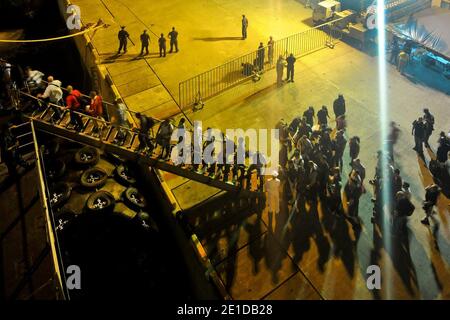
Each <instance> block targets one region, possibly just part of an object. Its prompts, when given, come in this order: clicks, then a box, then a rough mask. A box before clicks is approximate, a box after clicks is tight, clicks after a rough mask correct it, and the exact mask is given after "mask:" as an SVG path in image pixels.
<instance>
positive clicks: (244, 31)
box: [242, 14, 248, 40]
mask: <svg viewBox="0 0 450 320" xmlns="http://www.w3.org/2000/svg"><path fill="white" fill-rule="evenodd" d="M247 28H248V19H247V17H246V16H245V14H243V15H242V40H245V39H247Z"/></svg>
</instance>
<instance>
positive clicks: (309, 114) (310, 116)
mask: <svg viewBox="0 0 450 320" xmlns="http://www.w3.org/2000/svg"><path fill="white" fill-rule="evenodd" d="M303 117H304V118H306V123H307V124H308V125H309V126H310V127H311V128H312V127H313V126H314V117H315V112H314V107H313V106H309V107H308V109H307V110H305V112H303Z"/></svg>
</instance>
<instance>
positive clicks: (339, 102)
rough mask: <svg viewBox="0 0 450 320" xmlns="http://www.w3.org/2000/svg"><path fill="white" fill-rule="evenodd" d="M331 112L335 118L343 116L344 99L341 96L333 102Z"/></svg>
mask: <svg viewBox="0 0 450 320" xmlns="http://www.w3.org/2000/svg"><path fill="white" fill-rule="evenodd" d="M333 111H334V116H335V118H338V117H339V116H343V115H345V99H344V96H343V95H342V94H339V95H338V97H337V99H336V100H334V102H333Z"/></svg>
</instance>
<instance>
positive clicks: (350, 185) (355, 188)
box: [344, 170, 362, 224]
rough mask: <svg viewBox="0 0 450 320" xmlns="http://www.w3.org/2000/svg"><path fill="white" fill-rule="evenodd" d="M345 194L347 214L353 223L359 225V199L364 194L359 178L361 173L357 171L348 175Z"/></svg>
mask: <svg viewBox="0 0 450 320" xmlns="http://www.w3.org/2000/svg"><path fill="white" fill-rule="evenodd" d="M344 194H345V199H346V200H347V201H346V204H347V212H348V216H349V218H350V219H351V220H352V222H353V223H357V224H359V223H360V221H359V218H358V208H359V198H360V197H361V194H362V188H361V177H360V176H359V172H358V171H356V170H352V171H351V172H350V174H349V175H348V181H347V183H346V185H345V187H344Z"/></svg>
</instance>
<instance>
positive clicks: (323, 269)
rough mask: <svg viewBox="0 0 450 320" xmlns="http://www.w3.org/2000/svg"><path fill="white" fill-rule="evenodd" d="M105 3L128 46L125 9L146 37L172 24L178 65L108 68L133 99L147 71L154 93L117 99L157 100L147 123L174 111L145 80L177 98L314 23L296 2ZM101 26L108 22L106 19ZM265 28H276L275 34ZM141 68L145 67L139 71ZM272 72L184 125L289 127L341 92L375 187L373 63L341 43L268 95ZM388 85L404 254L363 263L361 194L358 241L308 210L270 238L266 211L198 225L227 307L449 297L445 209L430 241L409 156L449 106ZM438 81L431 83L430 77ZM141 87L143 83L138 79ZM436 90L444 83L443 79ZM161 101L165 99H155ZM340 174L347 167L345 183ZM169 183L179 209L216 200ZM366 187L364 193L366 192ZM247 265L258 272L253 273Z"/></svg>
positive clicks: (103, 40)
mask: <svg viewBox="0 0 450 320" xmlns="http://www.w3.org/2000/svg"><path fill="white" fill-rule="evenodd" d="M103 2H104V3H105V4H107V5H108V8H109V9H110V10H111V12H112V13H113V15H114V16H115V17H116V20H118V19H120V20H119V23H120V24H126V25H127V26H128V29H129V31H131V32H130V33H131V34H132V38H133V39H137V35H138V34H139V32H140V31H141V29H142V26H143V24H142V22H139V21H137V20H136V16H134V15H133V14H132V13H131V12H130V11H129V10H128V9H126V8H125V7H124V6H123V4H126V5H127V6H128V7H129V8H130V10H131V11H132V12H139V16H140V19H141V20H142V21H144V23H145V24H147V25H148V29H151V30H154V32H155V33H159V32H160V31H164V32H165V33H167V32H168V31H169V28H170V27H171V26H172V25H175V26H176V27H177V29H178V30H179V31H180V49H181V51H180V53H178V54H177V55H173V56H172V55H171V56H169V57H168V58H166V59H159V58H153V57H151V58H150V59H147V61H143V60H139V61H129V60H130V59H131V58H133V57H134V56H135V55H136V54H137V51H136V50H137V49H136V48H132V49H131V50H130V53H129V56H130V57H129V58H130V59H128V60H127V58H125V59H122V58H121V59H120V60H121V61H120V62H119V61H117V62H112V63H110V64H109V66H108V68H111V70H115V72H117V75H119V76H121V79H123V80H122V81H124V84H123V89H122V90H130V92H131V93H132V92H133V91H136V90H140V89H141V88H138V89H137V88H136V87H135V83H136V82H133V81H132V80H133V79H134V78H133V77H134V75H133V74H134V73H135V72H133V71H130V66H134V67H133V68H134V70H136V72H143V73H144V72H145V73H146V74H145V75H144V74H139V75H140V77H141V78H140V79H142V77H144V78H145V79H155V80H154V84H155V85H154V87H152V88H150V89H146V90H144V91H142V92H138V93H136V94H132V95H130V97H129V98H128V101H127V98H126V99H125V100H126V101H127V102H129V106H130V107H131V108H132V109H136V110H146V109H145V108H144V106H145V105H148V104H152V103H153V101H154V100H156V101H159V102H161V103H160V105H159V106H158V105H156V106H154V107H152V108H150V109H148V112H147V113H149V114H153V115H155V116H160V115H164V114H165V113H166V112H167V109H168V108H169V107H170V108H174V106H173V102H171V101H170V96H169V95H168V94H167V92H166V91H164V88H163V86H161V85H160V83H159V82H158V81H159V80H158V79H157V78H156V76H154V73H153V71H155V72H156V74H157V75H158V76H159V77H160V79H161V80H162V82H163V83H164V85H165V86H166V87H167V88H168V89H169V91H171V92H173V93H176V92H177V85H178V82H179V81H181V80H184V79H185V78H187V77H190V76H192V75H195V74H196V73H198V72H202V71H205V70H207V69H208V68H210V67H212V66H214V65H217V64H219V63H221V62H223V61H226V60H229V59H231V58H233V57H236V56H238V55H240V54H242V53H246V52H248V51H250V50H253V49H254V48H255V47H256V45H257V43H258V42H259V41H260V39H262V40H265V39H266V38H267V36H268V35H270V34H273V35H274V36H275V37H276V38H277V37H281V36H284V35H289V34H292V33H295V32H297V31H301V30H302V29H304V28H306V27H307V26H306V25H305V24H303V23H302V20H306V19H307V17H309V16H310V15H311V11H310V10H309V9H304V8H303V6H302V5H301V4H300V3H297V2H295V1H284V2H282V5H281V4H280V7H279V9H278V7H277V9H276V10H274V9H273V7H274V6H276V4H275V2H272V1H262V2H261V1H246V2H243V1H213V2H203V1H190V2H189V4H188V3H186V2H181V1H170V2H164V4H162V3H160V2H158V3H156V4H152V6H151V7H150V6H149V5H148V4H147V2H146V1H137V0H135V1H121V2H120V1H115V0H109V1H106V0H104V1H103ZM77 3H79V4H81V5H82V10H83V6H85V5H87V3H88V1H87V0H83V1H77ZM243 3H244V4H243ZM280 3H281V2H280ZM89 6H93V7H94V6H98V8H97V9H98V10H99V11H96V12H95V14H94V13H93V12H88V13H86V15H89V16H91V17H94V16H96V17H98V15H100V16H102V17H104V16H103V15H102V14H103V13H105V9H104V7H103V9H101V7H100V6H101V4H100V3H98V1H89ZM177 6H178V8H177ZM243 6H244V7H243ZM181 8H182V9H183V10H181ZM82 12H83V11H82ZM244 12H245V13H247V14H248V15H249V19H250V29H249V35H250V37H249V39H248V40H247V41H245V42H244V41H240V40H239V41H238V40H236V41H234V40H221V41H218V40H220V39H217V38H222V37H230V36H239V33H240V21H239V18H240V14H241V13H244ZM249 12H251V14H250V13H249ZM82 14H83V13H82ZM269 17H270V18H269ZM108 19H110V21H113V20H112V17H110V18H108ZM92 20H94V19H93V18H92ZM195 21H201V23H198V22H197V23H196V22H195ZM267 21H269V22H267ZM110 23H111V22H110ZM151 24H154V25H153V26H151ZM272 25H275V26H276V27H275V29H273V27H272ZM116 26H117V25H116ZM107 32H108V33H107V34H108V36H107V35H102V36H100V35H101V34H100V33H99V34H98V35H96V37H98V38H95V40H94V44H95V45H99V47H101V49H98V50H99V52H100V53H101V54H104V55H108V54H109V55H111V54H113V53H114V51H115V50H116V46H117V43H116V42H117V41H116V38H115V32H116V30H114V29H113V28H110V29H108V31H107ZM254 35H257V36H254ZM195 38H215V40H214V41H211V40H210V41H205V40H204V39H203V40H195ZM152 40H153V41H154V38H152ZM96 41H97V42H96ZM186 41H187V42H186ZM152 46H153V50H152V51H155V45H154V43H153V45H152ZM122 60H123V61H122ZM138 64H142V66H143V68H140V67H139V66H140V65H138ZM149 66H151V67H152V68H151V69H150V68H149ZM147 73H148V74H149V75H148V78H146V77H147ZM273 73H274V72H271V73H266V74H265V75H264V77H263V79H262V80H261V81H260V82H258V83H257V84H254V83H251V82H249V83H246V84H244V85H242V86H239V87H237V88H235V89H233V90H232V91H229V92H227V93H225V94H223V95H221V96H219V97H216V98H214V99H212V100H210V101H208V102H207V105H206V107H205V109H204V110H203V111H200V112H197V113H195V114H192V113H189V117H190V118H191V119H199V120H203V121H204V126H205V127H206V126H209V127H216V128H222V129H225V128H236V127H240V128H244V129H245V128H272V127H273V126H274V124H275V123H276V122H277V121H278V120H279V119H280V118H284V119H286V120H288V121H290V120H291V119H292V118H293V117H294V116H296V115H299V114H301V113H302V112H303V110H304V109H305V108H306V107H307V106H308V105H313V106H315V107H316V109H317V108H318V107H319V106H321V105H322V104H326V105H328V106H331V104H332V101H333V100H334V98H335V97H336V96H337V94H338V93H343V94H344V95H345V97H346V100H347V104H348V124H349V128H348V134H347V135H348V136H353V135H358V136H360V138H361V141H362V150H361V155H360V158H361V160H362V162H363V163H364V165H365V166H366V168H367V176H368V177H372V176H373V173H374V167H375V154H376V151H377V150H378V149H379V141H378V136H379V129H378V110H377V108H378V103H377V92H378V90H377V83H378V80H377V65H376V58H374V57H370V56H368V55H367V54H364V53H362V52H360V51H358V50H355V49H353V48H351V47H349V46H347V45H345V44H343V43H339V44H338V45H337V46H336V48H335V49H334V50H331V49H325V50H322V51H319V52H317V53H314V54H312V55H309V56H307V57H304V58H302V60H301V61H299V62H298V63H297V66H296V75H295V80H296V82H295V84H289V85H285V86H284V87H282V88H277V87H276V86H274V85H273V83H274V79H275V75H274V74H273ZM150 74H153V75H152V76H150ZM388 77H389V79H388V81H389V88H388V92H389V107H390V113H391V118H392V120H394V121H396V122H398V123H399V124H400V126H401V129H402V135H401V137H400V141H399V143H398V144H397V146H396V163H397V165H398V167H399V168H400V170H401V172H402V177H403V178H404V180H406V181H408V182H409V183H410V184H411V189H412V192H413V194H414V196H413V202H414V204H415V206H416V212H415V213H414V215H413V216H412V217H411V219H410V222H409V229H410V234H409V238H408V242H407V244H406V245H404V244H401V243H399V242H396V241H397V240H394V244H395V245H394V247H395V250H394V251H395V252H387V251H386V250H384V249H381V250H379V253H380V255H379V257H380V258H379V259H377V261H375V260H373V259H372V258H371V257H373V256H376V255H373V254H372V250H373V248H374V239H373V230H372V224H371V223H370V216H371V212H372V205H371V203H370V198H371V194H370V193H367V194H365V195H363V197H362V199H361V204H360V216H361V217H362V219H363V222H364V228H363V230H362V233H361V235H360V236H359V238H358V239H356V238H355V235H354V233H353V231H352V230H351V227H350V225H349V224H348V223H346V222H345V221H339V220H338V221H335V222H333V223H331V225H332V226H333V227H330V223H329V221H327V220H326V219H325V220H324V219H323V217H322V215H321V210H320V207H319V208H318V213H317V214H316V213H314V210H313V211H312V212H311V210H308V212H307V213H302V214H301V215H300V216H299V217H298V218H295V219H293V220H291V223H290V224H288V228H287V231H286V232H285V233H284V234H282V233H281V232H280V229H278V231H276V232H275V236H271V235H269V233H268V232H267V228H268V225H269V220H268V218H267V213H266V212H265V211H264V212H263V213H262V216H261V219H258V216H257V215H251V216H250V218H248V219H247V220H246V218H245V214H242V216H241V217H240V218H241V219H237V221H236V220H233V221H231V222H227V224H224V225H223V228H222V229H221V228H220V225H219V226H218V227H216V228H215V229H214V230H213V229H211V230H205V229H208V228H209V227H210V224H208V223H207V222H208V221H206V222H203V224H202V226H203V230H202V227H201V226H200V227H199V233H201V231H203V234H204V237H203V238H202V240H203V243H204V244H205V246H206V247H207V248H208V250H209V253H210V258H211V260H212V261H213V262H214V263H215V265H216V268H217V270H218V271H219V273H220V275H221V277H222V280H223V281H224V282H225V283H226V285H227V288H228V290H229V292H230V294H231V296H232V297H233V298H235V299H240V298H249V299H260V298H284V299H306V298H324V299H371V298H378V297H381V298H397V299H412V298H414V299H418V298H424V299H435V298H447V299H448V298H450V267H449V265H450V225H449V204H450V202H449V200H448V199H444V198H442V197H441V200H440V202H439V213H438V214H437V215H436V217H437V219H438V221H439V226H440V227H439V229H438V230H437V231H436V232H433V231H432V229H431V228H427V227H424V226H423V225H421V224H420V221H419V220H420V219H421V218H422V210H421V200H422V199H423V197H424V186H426V185H427V184H428V183H430V182H431V176H430V174H429V173H428V171H427V169H426V168H425V167H424V166H423V163H422V162H421V160H419V159H418V158H417V156H416V155H415V153H414V152H413V150H412V147H413V139H412V136H411V134H410V129H411V127H410V125H411V123H412V121H413V120H414V119H415V118H417V117H418V116H419V115H421V110H422V108H423V107H424V106H427V107H429V108H430V110H431V112H432V113H433V114H434V115H435V117H436V130H435V133H434V135H433V137H432V138H431V145H432V148H433V150H436V140H437V134H438V133H439V131H441V130H442V131H448V129H449V128H448V124H449V123H450V113H449V112H448V106H449V105H450V98H449V96H448V95H446V94H444V93H442V92H440V91H436V90H434V89H431V88H430V87H427V86H424V85H421V84H417V83H414V82H413V81H411V80H410V79H408V78H405V77H402V76H400V75H399V74H398V73H397V72H396V71H395V69H394V68H392V67H390V66H389V70H388ZM437 77H438V75H435V76H434V79H437ZM146 81H147V80H146ZM148 81H150V82H152V81H153V80H148ZM142 82H145V81H142V80H140V81H137V83H142ZM127 83H128V84H127ZM439 83H440V84H442V83H445V80H442V81H439ZM131 84H132V85H131ZM449 86H450V84H449ZM126 88H127V89H126ZM119 90H120V86H119ZM155 91H157V93H155ZM161 96H164V97H163V98H161V99H160V97H161ZM155 97H157V98H155ZM153 98H155V99H153ZM158 99H160V100H158ZM159 102H158V103H159ZM134 106H135V107H136V108H134ZM345 157H346V158H345V159H344V160H345V161H344V163H348V150H346V153H345ZM426 158H427V161H429V159H430V155H428V154H426ZM347 172H348V166H346V168H345V170H344V175H343V176H345V175H346V173H347ZM166 179H167V181H168V182H169V184H170V186H171V187H172V188H173V189H174V193H175V195H176V197H177V199H178V201H179V203H180V205H181V206H182V208H184V209H188V208H189V207H191V206H193V205H195V204H196V203H199V202H201V201H203V200H205V199H206V198H208V197H210V196H212V195H214V194H216V193H217V190H212V189H210V188H207V187H204V186H201V187H200V186H199V185H198V184H197V183H194V182H186V181H184V180H183V179H182V178H178V177H173V176H169V175H167V176H166ZM366 186H367V187H368V190H369V191H371V189H370V188H369V185H368V184H367V183H366ZM246 213H247V214H250V213H251V212H246ZM205 220H207V219H206V218H205ZM286 220H287V219H286V215H283V214H281V215H280V216H279V218H278V220H277V224H278V225H279V226H280V225H284V224H285V221H286ZM433 233H434V234H435V237H436V242H435V241H434V240H433V239H434V238H433ZM393 257H395V258H393ZM374 262H377V263H378V264H380V265H381V266H385V267H384V268H383V278H382V279H383V284H382V290H381V292H380V293H379V294H378V293H372V292H370V291H368V290H367V288H366V286H365V277H366V275H365V270H366V267H367V266H368V265H370V264H372V263H374ZM254 265H256V266H257V268H253V266H254Z"/></svg>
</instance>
